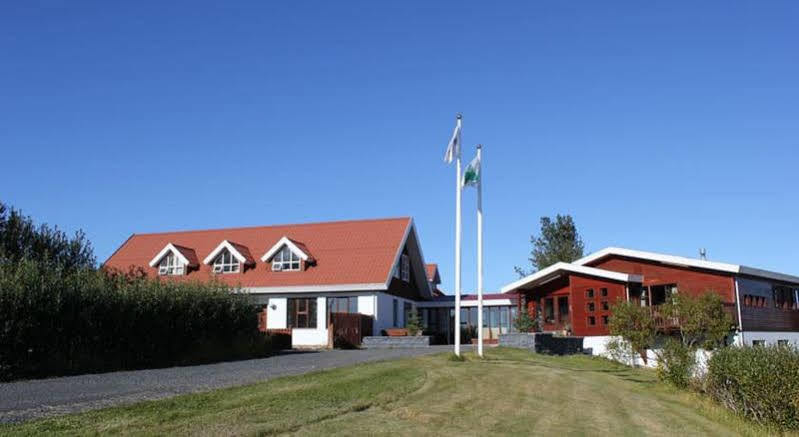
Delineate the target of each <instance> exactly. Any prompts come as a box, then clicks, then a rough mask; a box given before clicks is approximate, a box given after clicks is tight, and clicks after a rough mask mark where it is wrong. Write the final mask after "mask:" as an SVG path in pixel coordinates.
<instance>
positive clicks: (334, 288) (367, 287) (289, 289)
mask: <svg viewBox="0 0 799 437" xmlns="http://www.w3.org/2000/svg"><path fill="white" fill-rule="evenodd" d="M242 291H243V292H245V293H249V294H259V293H263V294H280V293H325V292H327V293H335V292H341V291H347V292H358V291H386V284H383V283H381V282H376V283H361V284H331V285H288V286H274V287H242Z"/></svg>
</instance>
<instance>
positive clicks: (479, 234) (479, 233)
mask: <svg viewBox="0 0 799 437" xmlns="http://www.w3.org/2000/svg"><path fill="white" fill-rule="evenodd" d="M482 155H483V145H482V144H478V145H477V162H479V163H480V174H479V179H478V180H477V354H478V355H479V356H481V357H482V356H483V157H482Z"/></svg>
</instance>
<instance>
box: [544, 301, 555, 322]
mask: <svg viewBox="0 0 799 437" xmlns="http://www.w3.org/2000/svg"><path fill="white" fill-rule="evenodd" d="M554 319H555V304H554V302H553V301H552V298H551V297H550V298H547V299H545V300H544V320H545V321H547V322H552V321H554Z"/></svg>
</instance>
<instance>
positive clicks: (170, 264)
mask: <svg viewBox="0 0 799 437" xmlns="http://www.w3.org/2000/svg"><path fill="white" fill-rule="evenodd" d="M185 272H186V266H185V264H183V263H182V262H181V261H180V260H179V259H178V257H177V256H176V255H175V253H174V252H170V253H169V254H168V255H166V256H165V257H163V258H161V262H159V263H158V274H159V275H161V276H178V275H182V274H184V273H185Z"/></svg>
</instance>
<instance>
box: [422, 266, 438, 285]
mask: <svg viewBox="0 0 799 437" xmlns="http://www.w3.org/2000/svg"><path fill="white" fill-rule="evenodd" d="M424 267H425V271H426V272H427V280H428V281H434V280H435V279H436V275H437V274H438V264H427V265H425V266H424Z"/></svg>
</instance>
